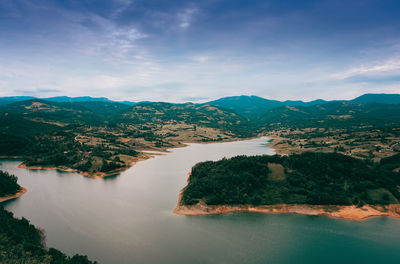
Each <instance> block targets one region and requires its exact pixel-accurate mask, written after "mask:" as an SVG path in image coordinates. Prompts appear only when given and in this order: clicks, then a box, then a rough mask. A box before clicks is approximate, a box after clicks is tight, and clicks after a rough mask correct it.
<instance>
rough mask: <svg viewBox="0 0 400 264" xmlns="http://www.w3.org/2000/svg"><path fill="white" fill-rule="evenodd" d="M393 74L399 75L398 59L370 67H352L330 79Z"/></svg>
mask: <svg viewBox="0 0 400 264" xmlns="http://www.w3.org/2000/svg"><path fill="white" fill-rule="evenodd" d="M394 72H395V73H397V74H400V57H399V58H394V59H389V60H386V61H383V62H378V63H374V64H370V65H361V66H358V67H353V68H350V69H348V70H347V71H344V72H339V73H335V74H332V75H331V76H330V77H331V78H332V79H338V80H344V79H348V78H352V77H357V76H376V75H384V74H393V73H394Z"/></svg>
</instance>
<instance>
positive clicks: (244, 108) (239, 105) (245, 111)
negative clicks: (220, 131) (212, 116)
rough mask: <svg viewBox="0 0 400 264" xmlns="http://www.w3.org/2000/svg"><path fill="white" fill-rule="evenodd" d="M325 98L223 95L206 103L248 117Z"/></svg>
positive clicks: (320, 101) (318, 101)
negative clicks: (280, 98)
mask: <svg viewBox="0 0 400 264" xmlns="http://www.w3.org/2000/svg"><path fill="white" fill-rule="evenodd" d="M324 102H325V101H324V100H315V101H311V102H303V101H284V102H281V101H277V100H269V99H265V98H262V97H258V96H254V95H252V96H247V95H241V96H231V97H223V98H220V99H218V100H215V101H210V102H208V103H206V104H211V105H215V106H219V107H222V108H225V109H230V110H232V111H234V112H236V113H238V114H240V115H243V116H247V117H254V116H256V115H258V114H260V113H263V112H265V111H267V110H269V109H272V108H276V107H281V106H308V105H315V104H321V103H324Z"/></svg>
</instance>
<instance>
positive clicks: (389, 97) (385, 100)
mask: <svg viewBox="0 0 400 264" xmlns="http://www.w3.org/2000/svg"><path fill="white" fill-rule="evenodd" d="M351 102H354V103H360V104H367V103H381V104H400V94H364V95H361V96H359V97H357V98H355V99H353V100H351Z"/></svg>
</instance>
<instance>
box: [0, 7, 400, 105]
mask: <svg viewBox="0 0 400 264" xmlns="http://www.w3.org/2000/svg"><path fill="white" fill-rule="evenodd" d="M364 93H400V1H398V0H351V1H348V0H318V1H317V0H315V1H314V0H302V1H300V0H286V1H281V0H274V1H272V0H263V1H258V0H254V1H252V0H247V1H241V0H202V1H187V0H186V1H180V0H167V1H161V0H159V1H154V0H143V1H139V0H109V1H95V0H59V1H57V0H52V1H50V0H31V1H29V0H0V96H17V95H24V96H36V97H51V96H94V97H108V98H110V99H113V100H129V101H143V100H150V101H168V102H186V101H192V102H204V101H207V100H212V99H216V98H220V97H224V96H234V95H242V94H245V95H258V96H262V97H265V98H269V99H277V100H297V99H300V100H305V101H310V100H314V99H319V98H321V99H326V100H332V99H351V98H354V97H356V96H358V95H361V94H364Z"/></svg>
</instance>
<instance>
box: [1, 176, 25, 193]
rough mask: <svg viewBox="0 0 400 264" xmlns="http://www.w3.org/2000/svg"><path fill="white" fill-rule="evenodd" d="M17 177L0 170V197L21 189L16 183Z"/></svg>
mask: <svg viewBox="0 0 400 264" xmlns="http://www.w3.org/2000/svg"><path fill="white" fill-rule="evenodd" d="M17 180H18V179H17V177H15V176H14V175H10V174H9V173H8V172H6V171H2V170H0V197H2V196H7V195H13V194H16V193H17V192H19V191H20V190H21V186H19V185H18V183H17Z"/></svg>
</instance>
